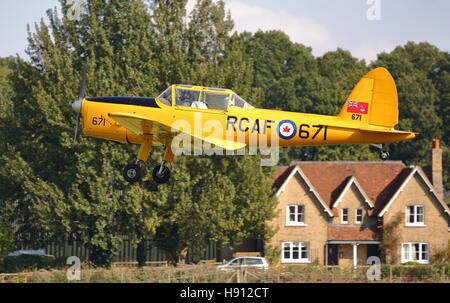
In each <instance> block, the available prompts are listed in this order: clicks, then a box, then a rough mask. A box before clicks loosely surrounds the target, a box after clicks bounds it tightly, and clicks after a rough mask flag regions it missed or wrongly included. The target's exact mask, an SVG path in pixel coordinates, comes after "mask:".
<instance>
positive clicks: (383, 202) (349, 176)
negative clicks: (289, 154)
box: [265, 140, 450, 266]
mask: <svg viewBox="0 0 450 303" xmlns="http://www.w3.org/2000/svg"><path fill="white" fill-rule="evenodd" d="M430 158H431V163H430V166H428V167H419V166H406V165H405V164H403V163H402V162H400V161H387V162H297V163H291V165H290V166H288V167H280V168H279V169H278V171H277V173H276V177H275V180H274V187H275V190H276V197H277V199H278V201H279V203H278V206H277V216H276V218H275V219H273V220H272V221H271V222H269V224H270V225H271V226H272V227H273V228H274V229H275V234H274V236H273V237H272V238H271V239H270V240H269V241H267V242H266V243H265V245H266V246H267V245H270V246H271V247H272V248H275V249H279V250H280V252H281V255H280V263H282V264H308V263H311V262H318V263H319V264H325V265H343V266H346V265H350V266H352V265H353V266H356V265H362V264H366V261H367V258H368V257H369V256H379V247H380V244H381V241H382V232H383V229H384V228H387V226H389V225H393V224H394V223H393V222H394V221H396V220H397V221H398V222H399V223H398V224H397V225H395V226H394V228H393V230H395V233H394V234H395V235H396V236H395V237H394V238H396V239H397V241H396V242H395V245H393V244H392V245H391V246H395V247H392V249H391V253H390V254H389V255H388V256H387V257H386V258H389V260H390V261H391V262H393V263H406V262H408V261H415V262H419V263H423V264H426V263H430V260H431V257H432V255H433V253H435V252H437V251H438V250H440V249H443V248H446V247H447V245H448V241H449V234H450V230H449V222H450V211H449V208H448V206H447V205H446V204H445V203H444V201H443V193H444V190H443V184H442V150H441V149H440V147H439V141H438V140H435V141H433V149H432V150H431V157H430ZM433 184H434V186H433Z"/></svg>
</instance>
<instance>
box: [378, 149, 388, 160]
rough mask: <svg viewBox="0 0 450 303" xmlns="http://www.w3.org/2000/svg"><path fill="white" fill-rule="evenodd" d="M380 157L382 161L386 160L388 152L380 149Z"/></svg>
mask: <svg viewBox="0 0 450 303" xmlns="http://www.w3.org/2000/svg"><path fill="white" fill-rule="evenodd" d="M380 159H381V160H383V161H386V160H388V159H389V152H387V151H383V150H382V151H380Z"/></svg>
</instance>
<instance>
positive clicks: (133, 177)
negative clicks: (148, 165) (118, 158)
mask: <svg viewBox="0 0 450 303" xmlns="http://www.w3.org/2000/svg"><path fill="white" fill-rule="evenodd" d="M123 177H124V178H125V180H126V181H127V182H130V183H136V182H138V181H139V180H141V177H142V168H141V167H140V166H139V165H137V164H134V163H130V164H128V165H126V166H125V167H124V169H123Z"/></svg>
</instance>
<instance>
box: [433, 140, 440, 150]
mask: <svg viewBox="0 0 450 303" xmlns="http://www.w3.org/2000/svg"><path fill="white" fill-rule="evenodd" d="M440 143H441V142H440V141H439V139H434V140H433V149H438V148H440V147H439V145H440Z"/></svg>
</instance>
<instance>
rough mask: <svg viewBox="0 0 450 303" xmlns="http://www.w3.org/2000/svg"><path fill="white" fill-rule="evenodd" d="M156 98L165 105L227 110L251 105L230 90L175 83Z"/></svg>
mask: <svg viewBox="0 0 450 303" xmlns="http://www.w3.org/2000/svg"><path fill="white" fill-rule="evenodd" d="M158 99H159V100H160V101H161V102H163V103H164V104H166V105H170V106H183V107H191V108H201V109H211V110H221V111H224V110H228V108H229V107H230V106H235V107H240V108H248V107H252V106H251V105H250V104H249V103H248V102H247V101H245V100H244V99H242V98H241V97H239V96H238V95H237V94H235V93H234V92H233V91H232V90H229V89H224V88H212V87H203V86H192V85H184V84H177V85H172V86H170V87H169V88H167V89H166V90H165V91H164V92H163V93H162V94H161V95H159V96H158Z"/></svg>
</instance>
